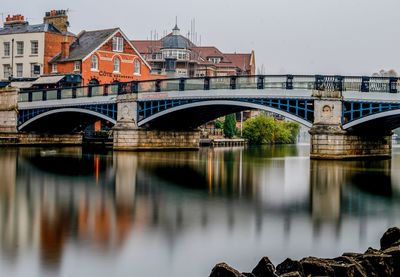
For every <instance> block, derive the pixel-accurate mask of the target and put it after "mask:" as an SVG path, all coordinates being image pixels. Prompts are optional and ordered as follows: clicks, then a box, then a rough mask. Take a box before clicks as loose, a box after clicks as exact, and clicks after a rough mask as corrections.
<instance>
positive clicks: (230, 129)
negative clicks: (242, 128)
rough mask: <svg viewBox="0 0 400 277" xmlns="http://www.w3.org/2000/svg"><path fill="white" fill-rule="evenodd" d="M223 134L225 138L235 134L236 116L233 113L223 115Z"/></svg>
mask: <svg viewBox="0 0 400 277" xmlns="http://www.w3.org/2000/svg"><path fill="white" fill-rule="evenodd" d="M224 135H225V137H226V138H233V137H234V136H235V135H236V118H235V115H234V114H229V115H227V116H225V121H224Z"/></svg>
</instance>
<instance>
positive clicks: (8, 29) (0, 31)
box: [0, 23, 61, 35]
mask: <svg viewBox="0 0 400 277" xmlns="http://www.w3.org/2000/svg"><path fill="white" fill-rule="evenodd" d="M43 32H50V33H58V34H61V32H60V31H59V30H58V29H57V28H56V27H54V26H53V25H52V24H48V23H44V24H36V25H29V24H18V25H12V26H5V27H4V28H0V35H11V34H23V33H43Z"/></svg>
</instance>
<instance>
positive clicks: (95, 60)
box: [92, 55, 99, 70]
mask: <svg viewBox="0 0 400 277" xmlns="http://www.w3.org/2000/svg"><path fill="white" fill-rule="evenodd" d="M92 69H94V70H98V69H99V58H98V57H97V56H96V55H93V56H92Z"/></svg>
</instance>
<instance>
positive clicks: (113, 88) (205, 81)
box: [19, 75, 400, 102]
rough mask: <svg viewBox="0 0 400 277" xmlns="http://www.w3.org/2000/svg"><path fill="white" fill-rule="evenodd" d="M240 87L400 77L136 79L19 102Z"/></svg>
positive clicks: (328, 86)
mask: <svg viewBox="0 0 400 277" xmlns="http://www.w3.org/2000/svg"><path fill="white" fill-rule="evenodd" d="M216 89H225V90H237V89H258V90H271V89H286V90H296V89H297V90H298V89H302V90H321V91H352V92H382V93H397V92H400V79H399V78H394V77H367V76H327V75H256V76H217V77H195V78H174V79H160V80H149V81H132V82H125V83H122V82H121V83H114V84H105V85H94V86H85V87H72V88H57V89H43V90H37V89H36V90H26V91H23V92H20V93H19V102H33V101H47V100H61V99H73V98H81V97H96V96H108V95H117V94H126V93H147V92H168V91H190V90H204V91H208V90H216Z"/></svg>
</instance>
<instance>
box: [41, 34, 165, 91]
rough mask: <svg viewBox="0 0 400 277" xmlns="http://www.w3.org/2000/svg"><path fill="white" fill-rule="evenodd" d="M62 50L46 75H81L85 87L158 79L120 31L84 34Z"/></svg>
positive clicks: (65, 43)
mask: <svg viewBox="0 0 400 277" xmlns="http://www.w3.org/2000/svg"><path fill="white" fill-rule="evenodd" d="M60 47H61V51H60V52H59V53H58V54H57V55H56V56H55V57H53V59H51V60H50V61H49V65H50V67H49V70H48V71H47V72H46V73H47V74H80V75H81V76H82V85H88V84H107V83H113V82H129V81H134V80H148V79H154V78H156V77H157V78H159V76H152V75H151V73H150V71H151V68H150V66H149V64H148V63H147V62H146V61H145V60H144V59H143V58H142V56H141V55H140V54H139V52H138V51H137V50H136V48H135V47H134V46H133V45H132V43H131V42H130V41H129V39H128V38H127V37H126V36H125V34H124V33H123V32H122V31H121V30H120V29H119V28H113V29H106V30H96V31H82V32H81V33H80V34H78V36H77V38H76V39H75V41H73V42H72V43H71V44H70V43H68V42H67V41H65V42H62V43H61V45H60Z"/></svg>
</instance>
